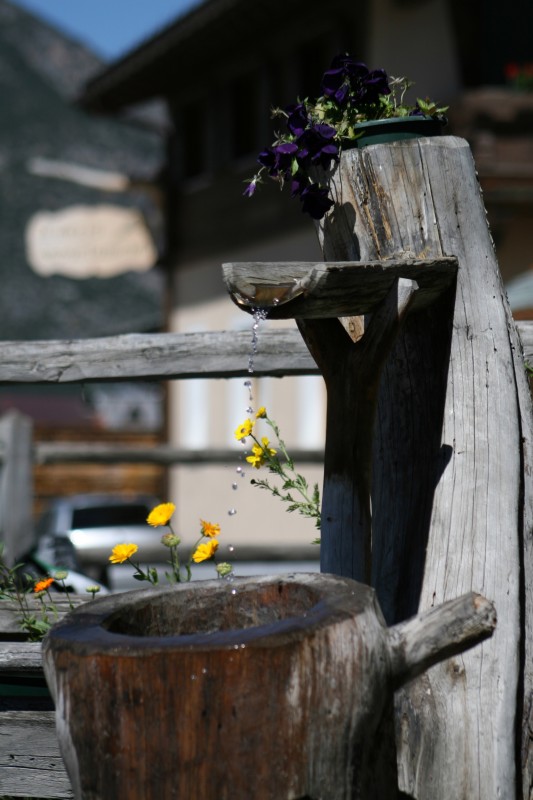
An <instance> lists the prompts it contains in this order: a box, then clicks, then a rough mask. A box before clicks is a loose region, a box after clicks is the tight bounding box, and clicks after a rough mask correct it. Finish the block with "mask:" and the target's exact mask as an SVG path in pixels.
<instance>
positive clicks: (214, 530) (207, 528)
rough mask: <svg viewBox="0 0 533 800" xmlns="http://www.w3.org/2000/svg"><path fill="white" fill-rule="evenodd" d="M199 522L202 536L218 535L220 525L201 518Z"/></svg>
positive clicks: (210, 537) (211, 536)
mask: <svg viewBox="0 0 533 800" xmlns="http://www.w3.org/2000/svg"><path fill="white" fill-rule="evenodd" d="M200 523H201V525H202V536H207V538H208V539H212V538H213V536H218V534H219V533H220V525H217V524H216V523H214V522H206V521H205V519H201V520H200Z"/></svg>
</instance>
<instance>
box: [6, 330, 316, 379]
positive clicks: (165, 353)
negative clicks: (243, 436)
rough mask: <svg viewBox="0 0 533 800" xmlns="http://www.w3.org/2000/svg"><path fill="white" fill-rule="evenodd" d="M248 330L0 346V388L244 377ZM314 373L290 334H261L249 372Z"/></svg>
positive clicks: (298, 342)
mask: <svg viewBox="0 0 533 800" xmlns="http://www.w3.org/2000/svg"><path fill="white" fill-rule="evenodd" d="M251 342H252V332H251V326H250V332H249V333H248V332H247V331H213V332H209V333H181V334H178V333H176V334H172V333H168V334H165V333H160V334H153V335H146V334H128V335H124V336H113V337H106V338H102V339H81V340H75V341H61V340H60V341H49V342H2V346H1V348H0V384H2V383H80V382H83V381H89V380H91V381H93V380H102V381H123V380H167V379H173V378H199V377H203V378H222V377H223V378H232V377H243V376H246V377H248V358H249V355H250V349H251ZM317 373H318V370H317V369H316V365H315V364H314V362H313V360H312V358H311V357H310V355H309V352H308V351H307V348H306V347H305V346H304V345H303V343H302V342H301V338H300V337H299V334H298V332H297V331H296V330H294V331H291V330H276V331H268V330H262V331H261V335H260V337H259V342H258V348H257V353H256V355H255V358H254V374H255V376H256V377H261V376H263V375H271V376H274V377H276V376H281V375H312V374H317Z"/></svg>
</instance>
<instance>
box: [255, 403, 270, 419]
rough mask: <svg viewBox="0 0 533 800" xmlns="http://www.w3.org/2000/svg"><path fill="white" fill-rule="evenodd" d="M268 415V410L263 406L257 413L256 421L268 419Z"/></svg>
mask: <svg viewBox="0 0 533 800" xmlns="http://www.w3.org/2000/svg"><path fill="white" fill-rule="evenodd" d="M266 415H267V410H266V408H265V407H264V406H261V408H259V409H258V410H257V413H256V415H255V418H256V419H264V418H265V417H266Z"/></svg>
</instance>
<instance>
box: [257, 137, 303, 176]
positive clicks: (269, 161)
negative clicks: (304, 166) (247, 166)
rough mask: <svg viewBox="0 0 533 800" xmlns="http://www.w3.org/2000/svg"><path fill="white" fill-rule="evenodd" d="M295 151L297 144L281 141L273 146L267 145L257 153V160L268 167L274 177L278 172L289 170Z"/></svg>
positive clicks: (296, 150)
mask: <svg viewBox="0 0 533 800" xmlns="http://www.w3.org/2000/svg"><path fill="white" fill-rule="evenodd" d="M297 152H298V146H297V145H296V144H294V142H282V143H281V144H276V145H274V146H273V147H267V148H266V149H265V150H263V151H262V152H261V153H259V155H258V157H257V160H258V161H259V163H260V164H262V165H263V167H266V168H267V169H268V172H269V174H270V175H272V176H273V177H275V176H277V175H279V174H280V172H283V173H285V172H287V171H289V172H290V170H291V165H292V160H293V158H294V157H295V155H296V153H297Z"/></svg>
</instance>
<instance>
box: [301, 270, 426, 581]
mask: <svg viewBox="0 0 533 800" xmlns="http://www.w3.org/2000/svg"><path fill="white" fill-rule="evenodd" d="M417 292H418V285H417V284H416V283H415V282H414V281H410V280H406V279H404V278H400V279H398V280H397V281H396V282H395V284H394V285H393V287H392V288H391V289H390V290H389V292H388V294H387V296H386V298H385V300H384V301H383V302H382V303H381V305H380V306H379V307H378V309H377V311H376V312H375V314H374V315H373V318H372V321H371V322H370V325H369V326H368V329H367V330H366V332H365V335H364V336H363V337H362V338H361V339H359V340H358V341H356V342H353V341H352V339H351V338H350V337H349V336H347V335H346V331H345V329H344V327H343V326H342V324H341V322H340V321H339V320H337V319H325V320H313V319H299V320H298V326H299V328H300V331H301V333H302V336H303V337H304V339H305V341H306V342H307V345H308V347H309V350H310V352H311V353H312V354H313V357H314V359H315V361H316V362H317V364H318V365H319V366H320V368H321V371H322V374H323V376H324V379H325V381H326V386H327V390H328V409H327V426H326V451H325V460H324V486H323V491H322V520H323V521H322V529H321V560H320V564H321V570H322V571H323V572H333V573H335V572H337V571H338V569H339V565H340V564H342V565H343V570H344V573H343V574H345V575H350V577H352V578H355V579H356V580H360V581H363V582H365V583H368V584H370V583H371V579H372V530H371V516H372V515H371V502H370V499H371V498H370V493H371V481H372V444H373V426H374V418H375V415H376V405H377V396H378V387H379V381H380V377H381V371H382V369H383V365H384V363H385V361H386V358H387V356H388V354H389V351H390V349H391V347H392V345H393V342H394V339H395V337H396V335H397V334H398V331H399V329H400V325H401V322H402V320H403V318H404V317H405V316H406V314H407V313H408V310H409V309H410V308H411V307H412V305H413V304H414V299H415V297H416V294H417Z"/></svg>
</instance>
